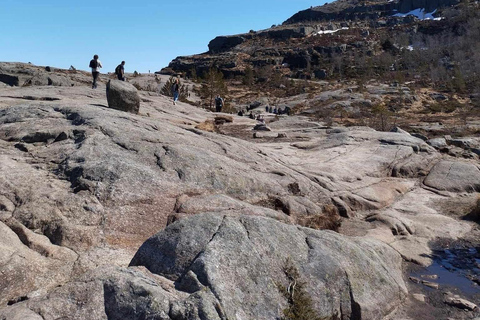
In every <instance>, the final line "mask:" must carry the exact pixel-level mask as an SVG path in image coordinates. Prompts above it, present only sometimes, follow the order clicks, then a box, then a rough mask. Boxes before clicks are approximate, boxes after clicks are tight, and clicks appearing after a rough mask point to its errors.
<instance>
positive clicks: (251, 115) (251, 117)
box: [248, 111, 255, 119]
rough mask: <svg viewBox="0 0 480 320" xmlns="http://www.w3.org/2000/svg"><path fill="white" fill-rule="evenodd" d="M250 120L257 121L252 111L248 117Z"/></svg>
mask: <svg viewBox="0 0 480 320" xmlns="http://www.w3.org/2000/svg"><path fill="white" fill-rule="evenodd" d="M248 117H249V118H250V119H255V116H254V115H253V113H252V111H250V114H249V115H248Z"/></svg>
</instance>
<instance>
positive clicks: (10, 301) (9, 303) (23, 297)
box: [7, 296, 28, 306]
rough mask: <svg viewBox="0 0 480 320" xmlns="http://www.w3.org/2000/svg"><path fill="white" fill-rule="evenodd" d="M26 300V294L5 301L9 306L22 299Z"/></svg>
mask: <svg viewBox="0 0 480 320" xmlns="http://www.w3.org/2000/svg"><path fill="white" fill-rule="evenodd" d="M26 300H28V297H27V296H21V297H17V298H15V299H12V300H9V301H8V302H7V305H8V306H11V305H14V304H16V303H19V302H22V301H26Z"/></svg>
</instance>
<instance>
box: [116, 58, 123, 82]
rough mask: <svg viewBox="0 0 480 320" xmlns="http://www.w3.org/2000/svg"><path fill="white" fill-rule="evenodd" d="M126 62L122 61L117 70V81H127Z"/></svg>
mask: <svg viewBox="0 0 480 320" xmlns="http://www.w3.org/2000/svg"><path fill="white" fill-rule="evenodd" d="M124 66H125V61H122V63H120V64H119V65H118V66H117V67H116V68H115V74H116V75H117V79H118V80H121V81H125V67H124Z"/></svg>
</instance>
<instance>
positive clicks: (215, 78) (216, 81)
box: [200, 67, 228, 108]
mask: <svg viewBox="0 0 480 320" xmlns="http://www.w3.org/2000/svg"><path fill="white" fill-rule="evenodd" d="M227 93H228V88H227V85H226V84H225V80H224V79H223V73H221V72H220V71H218V69H217V68H215V67H210V69H209V70H208V72H206V73H205V74H204V76H203V81H202V86H201V88H200V97H201V98H202V99H203V100H204V101H206V102H207V103H206V104H207V105H208V106H209V107H210V108H212V107H213V101H214V99H215V96H216V95H220V96H222V97H223V98H225V96H226V95H227Z"/></svg>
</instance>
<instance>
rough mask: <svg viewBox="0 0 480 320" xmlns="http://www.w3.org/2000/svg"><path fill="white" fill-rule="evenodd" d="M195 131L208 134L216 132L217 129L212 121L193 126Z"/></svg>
mask: <svg viewBox="0 0 480 320" xmlns="http://www.w3.org/2000/svg"><path fill="white" fill-rule="evenodd" d="M195 129H199V130H202V131H208V132H217V131H218V128H217V126H216V125H215V123H214V122H213V121H212V120H206V121H204V122H201V123H199V124H197V125H196V126H195Z"/></svg>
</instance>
